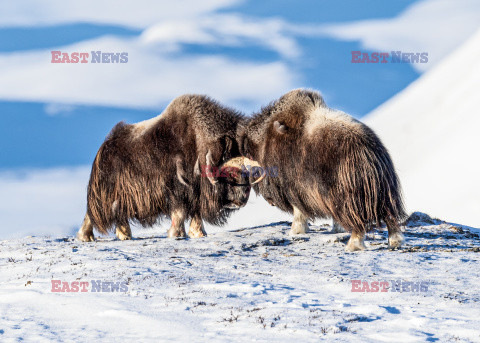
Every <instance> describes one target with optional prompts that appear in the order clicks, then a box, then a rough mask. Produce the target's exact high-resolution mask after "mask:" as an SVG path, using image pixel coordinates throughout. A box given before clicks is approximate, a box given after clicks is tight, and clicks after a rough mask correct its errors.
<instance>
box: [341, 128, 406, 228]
mask: <svg viewBox="0 0 480 343" xmlns="http://www.w3.org/2000/svg"><path fill="white" fill-rule="evenodd" d="M364 130H366V135H360V136H351V137H349V138H350V139H348V140H347V142H346V144H345V145H344V147H343V148H344V149H345V150H346V151H345V154H344V155H343V156H345V158H343V159H342V161H341V162H340V164H339V166H338V173H337V176H338V179H337V183H336V187H335V188H336V189H335V192H334V193H336V194H334V197H335V198H336V199H335V200H334V202H335V203H336V205H337V206H336V207H337V209H341V210H340V211H335V212H334V213H332V214H333V217H334V219H335V220H337V221H338V222H339V223H341V224H342V225H343V226H344V227H345V228H349V229H351V230H352V231H353V232H357V233H364V232H366V231H368V230H370V229H372V228H373V227H374V226H375V225H376V226H380V225H381V221H383V222H385V223H386V224H387V226H388V227H389V229H391V230H393V231H397V230H399V224H398V223H399V222H400V221H401V220H403V219H404V217H405V216H406V213H405V209H404V205H403V200H402V194H401V187H400V182H399V180H398V176H397V174H396V172H395V169H394V166H393V162H392V160H391V158H390V156H389V154H388V151H387V150H386V148H385V147H384V146H383V144H382V143H381V142H380V140H379V139H378V137H377V136H376V135H375V133H373V131H371V130H370V129H369V128H368V127H365V126H364Z"/></svg>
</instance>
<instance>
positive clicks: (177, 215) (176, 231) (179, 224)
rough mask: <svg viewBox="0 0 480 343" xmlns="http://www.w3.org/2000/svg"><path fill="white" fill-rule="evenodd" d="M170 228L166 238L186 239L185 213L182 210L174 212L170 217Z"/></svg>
mask: <svg viewBox="0 0 480 343" xmlns="http://www.w3.org/2000/svg"><path fill="white" fill-rule="evenodd" d="M171 218H172V226H170V229H168V231H167V236H168V238H176V237H186V236H187V233H186V232H185V212H184V211H183V210H174V211H173V212H172V215H171Z"/></svg>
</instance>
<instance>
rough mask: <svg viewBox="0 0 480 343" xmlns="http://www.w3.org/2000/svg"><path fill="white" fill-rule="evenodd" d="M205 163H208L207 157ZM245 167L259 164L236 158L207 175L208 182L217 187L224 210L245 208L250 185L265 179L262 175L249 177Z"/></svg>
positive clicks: (243, 158)
mask: <svg viewBox="0 0 480 343" xmlns="http://www.w3.org/2000/svg"><path fill="white" fill-rule="evenodd" d="M207 161H209V157H208V156H207ZM246 166H249V167H252V166H259V164H258V163H257V162H255V161H253V160H250V159H248V158H245V157H236V158H233V159H231V160H229V161H227V162H225V163H224V164H223V165H222V166H220V168H218V170H214V171H211V173H210V174H207V176H208V177H209V180H210V182H211V183H212V184H214V185H215V186H216V187H217V192H218V193H220V196H221V199H222V205H223V207H224V208H227V209H230V210H235V209H239V208H241V207H243V206H245V205H246V204H247V202H248V198H249V196H250V190H251V188H252V185H254V184H256V183H258V182H260V181H261V180H262V179H263V178H264V177H265V175H264V174H262V175H250V174H249V173H245V172H244V171H245V170H246V168H245V167H246Z"/></svg>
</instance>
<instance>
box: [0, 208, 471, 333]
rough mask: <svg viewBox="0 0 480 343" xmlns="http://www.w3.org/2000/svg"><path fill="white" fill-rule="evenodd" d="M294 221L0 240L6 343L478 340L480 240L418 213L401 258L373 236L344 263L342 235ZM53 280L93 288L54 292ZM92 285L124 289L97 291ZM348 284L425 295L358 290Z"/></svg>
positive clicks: (1, 321) (381, 235) (381, 236)
mask: <svg viewBox="0 0 480 343" xmlns="http://www.w3.org/2000/svg"><path fill="white" fill-rule="evenodd" d="M288 224H289V223H276V224H271V225H268V226H263V227H251V228H245V229H239V230H234V231H224V232H216V233H214V234H210V235H209V236H208V237H207V238H204V239H187V240H173V239H167V238H165V232H164V231H165V230H162V231H159V230H145V231H139V230H138V231H136V232H135V233H136V234H137V238H135V239H134V240H132V241H118V240H115V239H114V238H112V237H104V238H102V237H100V238H99V239H98V241H97V242H95V243H80V242H78V241H76V240H75V239H74V238H73V237H71V236H68V237H26V238H19V239H11V240H4V241H0V270H1V273H0V341H1V342H16V341H20V340H23V341H26V342H42V341H65V342H74V341H89V342H92V341H95V340H102V341H113V339H114V338H115V341H119V342H121V341H128V342H131V341H139V342H145V341H151V342H158V341H166V340H171V341H173V340H176V341H187V340H189V341H196V342H198V341H209V342H217V341H251V340H257V341H263V342H266V341H268V342H270V341H286V342H287V341H288V342H291V341H292V340H298V341H302V342H304V341H311V342H316V341H319V340H323V339H324V340H328V341H353V340H355V341H358V342H419V341H427V342H428V341H430V342H434V341H440V342H446V341H462V342H479V341H480V306H479V305H480V288H479V287H478V284H479V281H480V279H479V276H480V270H479V268H478V265H479V260H480V255H479V252H480V238H479V236H478V233H479V232H478V231H477V230H475V229H470V228H468V227H462V226H460V225H452V224H448V223H444V222H441V221H438V220H432V219H430V218H429V217H428V216H425V215H421V214H415V215H414V216H413V217H411V219H410V220H409V221H408V222H407V225H406V227H405V236H406V239H407V244H406V245H405V247H404V248H401V249H400V250H396V251H390V250H388V248H387V244H386V232H385V231H383V230H380V231H376V232H374V233H372V234H370V237H369V240H368V241H367V245H368V250H367V251H365V252H360V253H345V252H344V243H345V241H346V239H347V238H348V234H344V233H339V234H333V233H330V232H329V229H330V228H329V227H328V226H327V225H322V226H311V229H312V232H311V233H309V234H308V235H302V236H298V237H294V238H292V237H290V236H288V235H287V230H288ZM52 280H61V281H64V282H73V281H79V282H82V281H85V282H89V287H87V289H88V290H89V291H88V292H70V293H66V292H65V293H63V292H52V291H51V289H52V283H51V281H52ZM92 280H98V281H103V282H125V286H126V287H127V288H128V290H127V291H126V292H113V293H111V292H91V290H92V285H91V283H92ZM352 280H362V281H368V282H369V283H370V285H372V284H371V283H372V282H374V281H387V282H389V284H390V285H391V282H392V280H399V281H401V282H402V283H403V284H406V282H425V283H427V286H428V290H427V291H423V292H392V291H391V289H389V291H388V292H365V293H364V292H352ZM62 287H64V286H63V285H62V286H60V288H62ZM362 287H363V286H362Z"/></svg>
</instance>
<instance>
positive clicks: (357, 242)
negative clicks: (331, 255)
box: [345, 232, 365, 252]
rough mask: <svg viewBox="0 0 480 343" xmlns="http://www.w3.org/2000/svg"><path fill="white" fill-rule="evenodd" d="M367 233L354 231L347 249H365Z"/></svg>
mask: <svg viewBox="0 0 480 343" xmlns="http://www.w3.org/2000/svg"><path fill="white" fill-rule="evenodd" d="M364 241H365V234H364V233H362V234H357V233H355V232H352V235H351V236H350V239H349V240H348V243H347V246H346V247H345V250H346V251H350V252H352V251H361V250H365V243H364Z"/></svg>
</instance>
